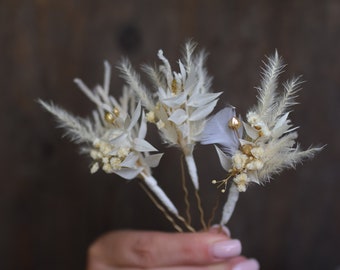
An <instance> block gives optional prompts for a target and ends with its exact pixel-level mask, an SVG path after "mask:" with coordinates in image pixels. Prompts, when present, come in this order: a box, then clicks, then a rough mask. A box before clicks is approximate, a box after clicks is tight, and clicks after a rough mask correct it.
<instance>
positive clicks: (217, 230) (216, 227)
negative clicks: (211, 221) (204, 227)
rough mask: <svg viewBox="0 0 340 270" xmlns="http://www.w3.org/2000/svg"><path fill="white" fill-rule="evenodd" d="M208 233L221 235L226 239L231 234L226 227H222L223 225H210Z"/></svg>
mask: <svg viewBox="0 0 340 270" xmlns="http://www.w3.org/2000/svg"><path fill="white" fill-rule="evenodd" d="M209 232H213V233H223V234H225V235H226V236H228V237H231V233H230V230H229V228H228V227H226V226H224V225H220V224H215V225H212V226H211V227H210V229H209Z"/></svg>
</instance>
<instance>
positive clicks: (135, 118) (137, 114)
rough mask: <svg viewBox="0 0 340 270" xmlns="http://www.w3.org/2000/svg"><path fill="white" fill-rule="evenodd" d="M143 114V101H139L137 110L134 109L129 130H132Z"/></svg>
mask: <svg viewBox="0 0 340 270" xmlns="http://www.w3.org/2000/svg"><path fill="white" fill-rule="evenodd" d="M140 114H141V102H138V104H137V107H136V110H135V111H134V113H133V115H132V118H131V122H130V124H129V127H128V128H127V129H128V130H131V129H132V128H133V127H134V126H135V125H136V124H137V121H138V119H139V117H140Z"/></svg>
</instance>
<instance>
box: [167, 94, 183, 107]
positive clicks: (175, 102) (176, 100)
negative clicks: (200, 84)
mask: <svg viewBox="0 0 340 270" xmlns="http://www.w3.org/2000/svg"><path fill="white" fill-rule="evenodd" d="M186 98H187V95H186V94H185V93H181V94H178V95H176V96H174V97H170V98H164V99H162V100H161V101H162V102H163V103H164V104H165V105H166V106H168V107H177V106H180V105H182V104H183V103H184V102H185V101H186Z"/></svg>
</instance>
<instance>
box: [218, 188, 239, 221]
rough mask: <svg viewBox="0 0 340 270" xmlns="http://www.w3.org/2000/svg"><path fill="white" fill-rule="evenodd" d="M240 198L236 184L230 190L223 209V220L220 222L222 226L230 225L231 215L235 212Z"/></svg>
mask: <svg viewBox="0 0 340 270" xmlns="http://www.w3.org/2000/svg"><path fill="white" fill-rule="evenodd" d="M238 196H239V191H238V189H237V186H236V185H235V184H232V185H231V187H230V189H229V195H228V200H227V202H226V203H225V205H224V207H223V212H222V219H221V222H220V224H221V225H225V224H227V223H228V221H229V219H230V217H231V215H232V214H233V212H234V209H235V206H236V202H237V200H238Z"/></svg>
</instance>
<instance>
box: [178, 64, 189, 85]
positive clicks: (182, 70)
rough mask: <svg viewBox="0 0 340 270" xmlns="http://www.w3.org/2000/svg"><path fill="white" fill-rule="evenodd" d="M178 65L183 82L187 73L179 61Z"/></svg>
mask: <svg viewBox="0 0 340 270" xmlns="http://www.w3.org/2000/svg"><path fill="white" fill-rule="evenodd" d="M178 65H179V70H180V71H181V74H182V79H183V81H185V80H186V76H187V72H186V71H185V67H184V66H183V64H182V62H181V60H179V61H178Z"/></svg>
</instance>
